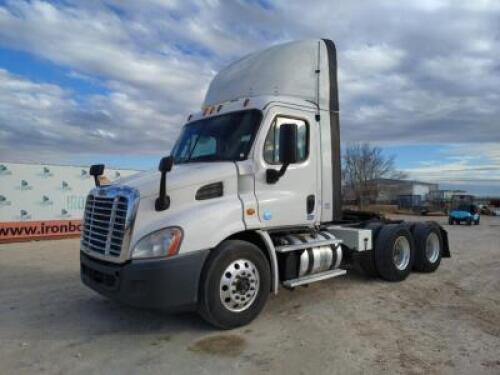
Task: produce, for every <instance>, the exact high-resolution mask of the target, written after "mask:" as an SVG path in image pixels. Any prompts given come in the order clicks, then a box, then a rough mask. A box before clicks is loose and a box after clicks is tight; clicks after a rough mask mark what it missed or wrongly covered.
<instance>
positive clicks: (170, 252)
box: [130, 226, 184, 260]
mask: <svg viewBox="0 0 500 375" xmlns="http://www.w3.org/2000/svg"><path fill="white" fill-rule="evenodd" d="M169 233H170V236H171V240H170V241H169V242H168V243H166V242H165V240H166V237H167V236H168V234H169ZM183 239H184V231H183V230H182V228H181V227H177V226H170V227H165V228H161V229H157V230H155V231H153V232H150V233H148V234H146V235H145V236H143V237H141V238H140V239H139V240H138V241H137V242H136V243H135V245H134V247H133V248H132V252H131V253H130V258H131V259H132V260H142V259H162V258H169V257H172V256H175V255H177V254H178V253H179V250H180V248H181V246H182V241H183ZM148 242H149V243H148ZM162 242H163V243H162ZM141 245H142V246H144V247H145V248H144V249H142V250H140V249H139V247H140V246H141ZM147 246H150V248H147ZM154 246H160V249H157V250H155V249H154Z"/></svg>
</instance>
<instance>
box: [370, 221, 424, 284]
mask: <svg viewBox="0 0 500 375" xmlns="http://www.w3.org/2000/svg"><path fill="white" fill-rule="evenodd" d="M374 251H375V265H376V267H377V271H378V273H379V275H380V277H381V278H382V279H384V280H387V281H402V280H404V279H406V278H407V277H408V275H409V274H410V272H411V269H412V268H413V263H414V261H415V244H414V241H413V237H412V235H411V232H410V231H409V230H408V227H407V226H406V225H404V224H388V225H384V227H383V228H382V229H381V230H380V233H379V234H378V237H377V239H376V241H375V249H374Z"/></svg>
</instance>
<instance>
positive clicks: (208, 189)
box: [196, 182, 224, 201]
mask: <svg viewBox="0 0 500 375" xmlns="http://www.w3.org/2000/svg"><path fill="white" fill-rule="evenodd" d="M223 195H224V187H223V185H222V182H216V183H214V184H208V185H205V186H202V187H201V188H199V189H198V191H197V192H196V200H197V201H202V200H205V199H212V198H218V197H222V196H223Z"/></svg>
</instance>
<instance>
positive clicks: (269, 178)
mask: <svg viewBox="0 0 500 375" xmlns="http://www.w3.org/2000/svg"><path fill="white" fill-rule="evenodd" d="M289 165H290V164H288V163H287V164H283V165H282V166H281V168H280V170H279V171H277V170H276V169H267V170H266V182H267V183H268V184H275V183H276V182H278V180H279V179H280V178H281V177H283V175H284V174H285V172H286V170H287V168H288V166H289Z"/></svg>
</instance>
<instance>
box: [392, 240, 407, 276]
mask: <svg viewBox="0 0 500 375" xmlns="http://www.w3.org/2000/svg"><path fill="white" fill-rule="evenodd" d="M392 256H393V258H392V259H393V261H394V265H395V266H396V268H397V269H398V270H400V271H403V270H405V269H406V268H407V267H408V264H410V242H409V241H408V238H406V237H405V236H399V237H398V238H396V241H394V247H393V249H392Z"/></svg>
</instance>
